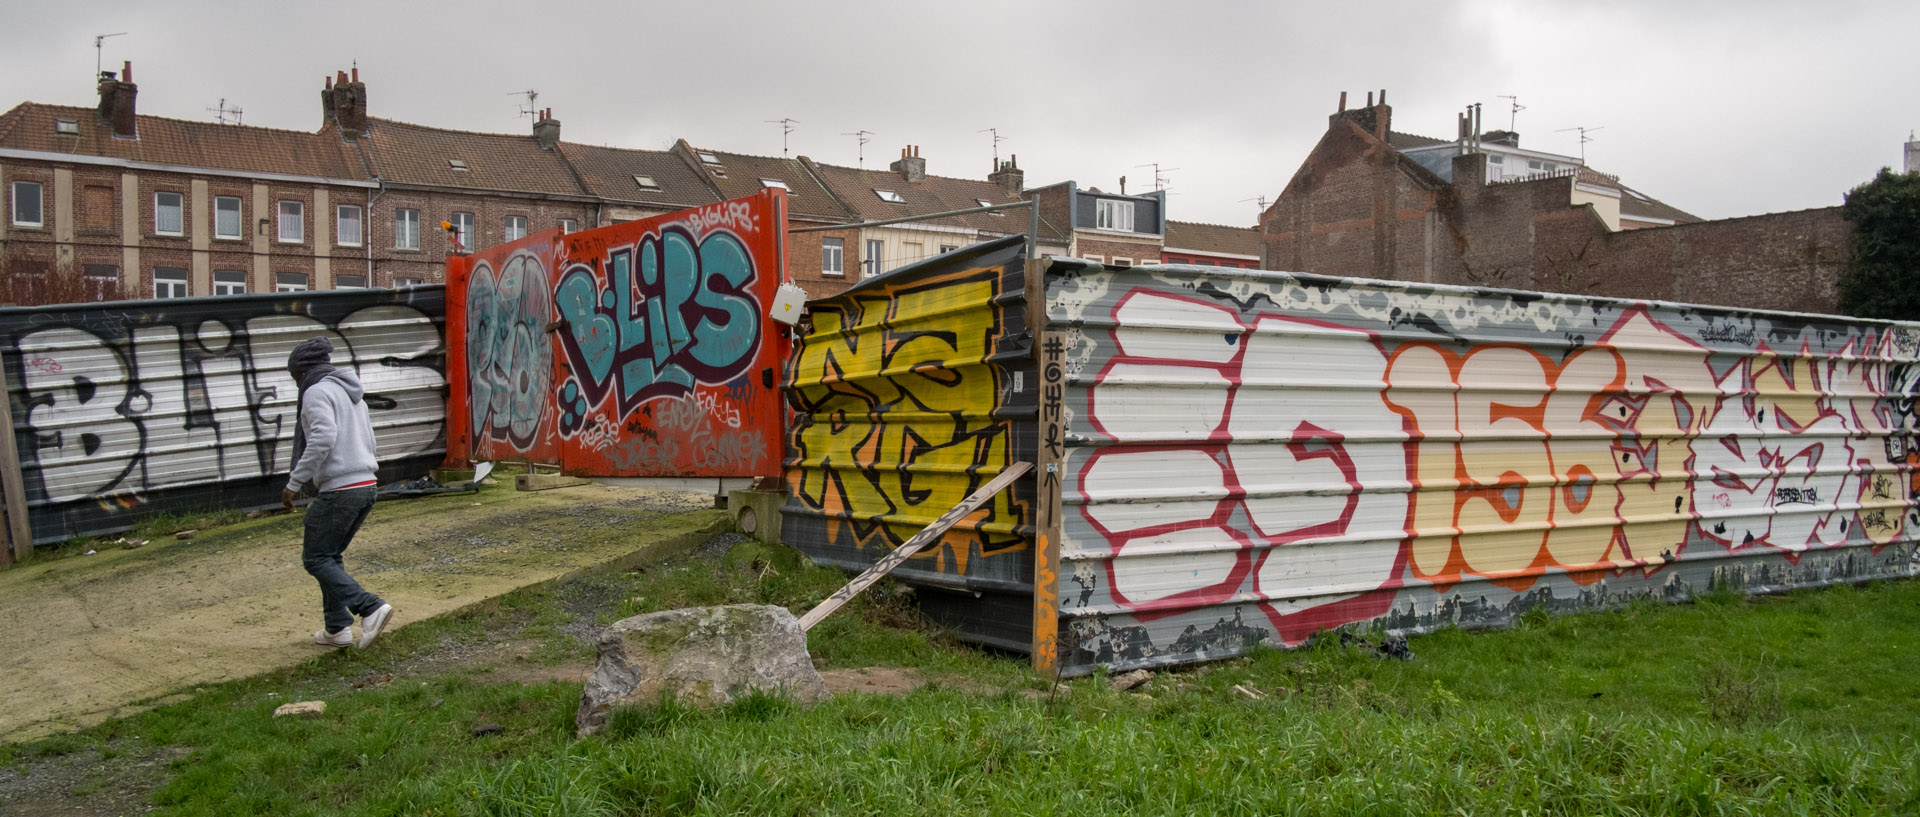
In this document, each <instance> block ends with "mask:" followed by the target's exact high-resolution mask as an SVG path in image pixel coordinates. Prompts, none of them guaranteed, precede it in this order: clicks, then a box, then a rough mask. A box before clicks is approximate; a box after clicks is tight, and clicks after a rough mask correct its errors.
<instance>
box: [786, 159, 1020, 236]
mask: <svg viewBox="0 0 1920 817" xmlns="http://www.w3.org/2000/svg"><path fill="white" fill-rule="evenodd" d="M801 160H802V161H804V162H806V163H807V165H808V167H810V168H811V169H812V170H813V171H814V173H815V174H816V175H817V176H818V177H819V178H820V179H821V181H823V182H825V183H826V185H827V187H828V188H829V189H831V190H832V191H833V193H834V195H836V196H839V197H840V201H842V202H844V203H845V204H846V205H847V207H848V208H849V209H851V210H852V211H853V214H854V215H855V216H857V217H858V218H860V219H861V220H864V221H880V220H883V219H890V218H904V217H906V216H916V215H925V214H929V213H941V212H946V211H949V210H968V209H972V208H974V207H979V206H980V202H981V200H983V199H984V200H986V201H987V202H990V203H992V204H1011V203H1013V202H1017V201H1020V200H1021V199H1020V197H1018V196H1009V195H1007V194H1006V193H1005V191H1002V190H1001V189H1000V185H998V184H995V183H993V182H990V181H985V180H979V179H955V178H950V177H947V176H927V177H925V178H923V179H921V180H920V181H918V182H908V181H907V180H906V179H905V178H904V177H902V176H901V175H900V174H899V173H897V172H895V171H892V170H862V169H858V168H852V167H841V166H839V165H823V164H820V163H818V162H814V161H812V160H810V159H806V158H805V157H801ZM876 190H886V191H889V192H891V193H894V194H896V195H898V196H899V197H900V199H901V201H899V202H897V203H896V202H889V201H886V200H883V199H881V198H880V195H879V194H878V193H876V192H874V191H876ZM1001 212H1002V213H1003V214H1002V215H995V214H993V213H975V214H972V215H966V216H949V217H947V218H942V219H936V220H933V221H930V222H928V223H931V224H943V225H947V226H953V227H968V228H972V229H975V230H984V231H987V232H991V233H1002V234H1012V233H1024V232H1026V231H1027V223H1028V216H1027V213H1026V211H1025V210H1005V211H1001Z"/></svg>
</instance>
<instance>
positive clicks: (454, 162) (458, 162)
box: [447, 159, 472, 171]
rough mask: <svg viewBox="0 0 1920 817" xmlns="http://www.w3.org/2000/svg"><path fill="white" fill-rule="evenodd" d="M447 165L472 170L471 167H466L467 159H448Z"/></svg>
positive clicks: (456, 168)
mask: <svg viewBox="0 0 1920 817" xmlns="http://www.w3.org/2000/svg"><path fill="white" fill-rule="evenodd" d="M447 167H450V168H452V169H454V170H461V171H465V170H472V168H470V167H467V160H465V159H448V160H447Z"/></svg>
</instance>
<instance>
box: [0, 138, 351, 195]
mask: <svg viewBox="0 0 1920 817" xmlns="http://www.w3.org/2000/svg"><path fill="white" fill-rule="evenodd" d="M0 159H27V160H31V161H36V162H65V163H70V164H82V165H97V166H104V167H123V168H126V169H128V170H146V171H151V172H155V173H179V174H182V175H188V176H221V177H225V178H233V179H259V180H261V181H272V182H296V183H299V184H326V185H334V186H337V187H364V188H367V189H369V190H373V189H377V188H379V187H380V183H379V182H371V181H366V180H364V179H329V178H327V177H325V176H295V175H292V174H287V173H256V172H253V171H247V170H226V169H222V168H214V167H189V166H187V165H165V164H157V163H154V162H136V161H134V160H132V159H119V158H115V157H112V156H89V155H87V154H84V153H54V152H52V151H46V150H21V149H19V148H0Z"/></svg>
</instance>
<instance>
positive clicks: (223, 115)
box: [207, 96, 246, 125]
mask: <svg viewBox="0 0 1920 817" xmlns="http://www.w3.org/2000/svg"><path fill="white" fill-rule="evenodd" d="M207 110H209V111H212V112H213V115H214V119H215V120H217V121H219V123H220V124H222V125H239V124H244V123H242V122H241V121H240V116H241V114H244V113H246V112H245V111H242V110H240V106H238V105H233V106H231V107H229V106H228V105H227V98H226V97H224V96H223V97H221V98H220V107H218V108H208V109H207ZM229 116H231V117H233V121H232V122H228V121H227V117H229Z"/></svg>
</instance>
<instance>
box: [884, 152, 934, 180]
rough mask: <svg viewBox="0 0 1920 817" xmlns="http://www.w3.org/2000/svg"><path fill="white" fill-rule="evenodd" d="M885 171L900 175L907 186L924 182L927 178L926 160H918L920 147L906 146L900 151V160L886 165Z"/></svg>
mask: <svg viewBox="0 0 1920 817" xmlns="http://www.w3.org/2000/svg"><path fill="white" fill-rule="evenodd" d="M887 169H888V170H891V171H893V172H895V173H898V174H900V178H902V179H906V180H907V183H908V184H913V183H916V182H921V181H925V180H926V178H927V160H925V159H922V158H920V146H919V145H908V146H906V147H903V148H901V149H900V159H899V161H896V162H894V163H893V164H890V165H887Z"/></svg>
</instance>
